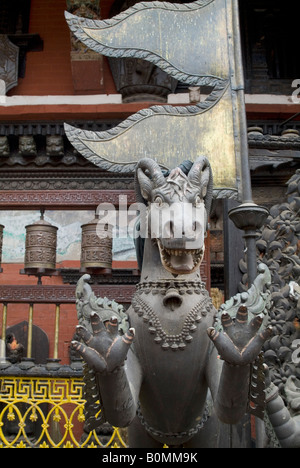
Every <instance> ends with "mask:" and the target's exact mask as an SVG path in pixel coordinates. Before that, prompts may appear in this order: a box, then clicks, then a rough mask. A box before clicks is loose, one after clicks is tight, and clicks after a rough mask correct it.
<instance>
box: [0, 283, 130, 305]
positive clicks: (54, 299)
mask: <svg viewBox="0 0 300 468" xmlns="http://www.w3.org/2000/svg"><path fill="white" fill-rule="evenodd" d="M75 289H76V286H75V285H62V286H42V285H34V286H16V285H13V286H12V285H0V297H1V302H2V303H7V304H9V303H12V304H16V303H19V304H31V303H33V304H75V300H76V296H75ZM93 291H94V292H95V294H96V295H97V297H107V298H108V299H110V300H116V301H117V302H119V303H122V304H130V303H131V298H132V296H133V294H134V293H135V291H136V287H135V286H134V285H127V286H122V285H101V286H98V285H95V286H93Z"/></svg>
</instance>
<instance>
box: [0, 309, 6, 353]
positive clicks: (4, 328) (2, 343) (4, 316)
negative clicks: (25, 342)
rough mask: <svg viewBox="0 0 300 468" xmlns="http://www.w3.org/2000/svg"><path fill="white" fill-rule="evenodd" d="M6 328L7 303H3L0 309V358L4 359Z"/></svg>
mask: <svg viewBox="0 0 300 468" xmlns="http://www.w3.org/2000/svg"><path fill="white" fill-rule="evenodd" d="M6 328H7V304H6V303H4V304H3V311H2V341H1V350H0V359H1V361H2V359H4V360H5V341H6Z"/></svg>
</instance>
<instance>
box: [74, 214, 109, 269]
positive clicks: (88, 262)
mask: <svg viewBox="0 0 300 468" xmlns="http://www.w3.org/2000/svg"><path fill="white" fill-rule="evenodd" d="M81 229H82V240H81V270H89V269H103V268H104V269H111V268H112V228H111V226H109V225H108V224H105V225H103V224H101V223H99V217H98V216H97V215H96V217H95V219H93V220H92V221H90V222H89V223H87V224H83V225H82V226H81Z"/></svg>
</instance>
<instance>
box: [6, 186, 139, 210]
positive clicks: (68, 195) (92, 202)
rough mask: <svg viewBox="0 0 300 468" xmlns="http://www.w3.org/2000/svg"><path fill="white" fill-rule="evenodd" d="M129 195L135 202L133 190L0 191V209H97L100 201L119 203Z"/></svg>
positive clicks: (129, 200)
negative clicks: (121, 198)
mask: <svg viewBox="0 0 300 468" xmlns="http://www.w3.org/2000/svg"><path fill="white" fill-rule="evenodd" d="M121 196H122V197H124V196H126V197H127V203H128V204H131V203H135V193H134V191H133V190H127V191H121V190H73V191H64V190H43V191H42V190H36V191H33V190H28V191H26V190H25V191H17V190H16V191H11V190H8V191H4V190H2V191H0V198H1V206H0V209H2V210H7V209H22V210H32V209H40V208H41V207H43V208H51V209H53V210H54V209H56V210H66V209H68V210H72V209H74V210H88V209H91V210H93V209H95V208H96V207H97V206H98V205H99V203H112V204H114V205H116V206H117V205H118V204H119V200H120V197H121Z"/></svg>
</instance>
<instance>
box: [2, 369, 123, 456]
mask: <svg viewBox="0 0 300 468" xmlns="http://www.w3.org/2000/svg"><path fill="white" fill-rule="evenodd" d="M83 388H84V382H83V380H82V379H81V378H52V377H51V378H48V377H46V378H44V377H18V376H12V377H10V376H8V377H6V376H1V377H0V447H1V448H97V447H102V448H107V447H110V448H114V447H116V448H117V447H120V448H121V447H126V443H125V441H124V439H123V438H122V435H121V433H120V431H119V429H117V428H113V429H112V433H111V434H110V435H109V436H108V437H107V436H106V438H105V441H103V437H101V435H99V434H97V433H96V431H95V430H94V431H92V432H90V433H85V432H84V421H85V416H84V405H85V400H84V397H83V394H84V392H83Z"/></svg>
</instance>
